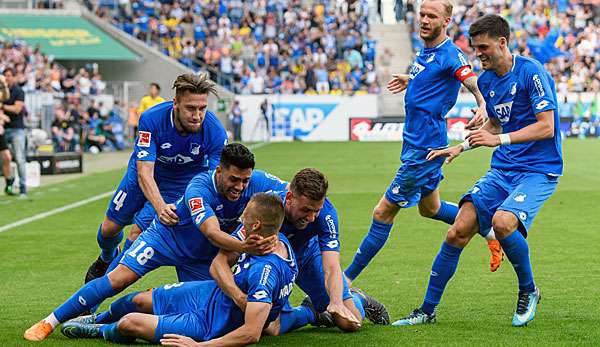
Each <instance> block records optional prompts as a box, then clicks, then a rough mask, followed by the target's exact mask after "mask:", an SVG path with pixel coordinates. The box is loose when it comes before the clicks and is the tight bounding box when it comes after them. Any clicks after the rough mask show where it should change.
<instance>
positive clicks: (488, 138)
mask: <svg viewBox="0 0 600 347" xmlns="http://www.w3.org/2000/svg"><path fill="white" fill-rule="evenodd" d="M466 139H467V140H468V141H469V145H470V146H471V147H476V146H486V147H496V146H499V145H500V137H499V136H498V135H494V134H492V133H490V132H489V131H487V130H482V129H479V130H474V131H471V132H470V133H469V134H468V135H467V137H466Z"/></svg>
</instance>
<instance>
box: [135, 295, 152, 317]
mask: <svg viewBox="0 0 600 347" xmlns="http://www.w3.org/2000/svg"><path fill="white" fill-rule="evenodd" d="M131 302H132V303H133V304H134V305H135V308H136V310H137V311H138V312H143V313H152V290H148V291H145V292H141V293H139V294H137V295H135V296H134V297H133V298H132V299H131Z"/></svg>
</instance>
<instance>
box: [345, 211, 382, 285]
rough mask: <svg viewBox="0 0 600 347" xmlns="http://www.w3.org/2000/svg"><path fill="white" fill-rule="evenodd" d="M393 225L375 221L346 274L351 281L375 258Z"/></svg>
mask: <svg viewBox="0 0 600 347" xmlns="http://www.w3.org/2000/svg"><path fill="white" fill-rule="evenodd" d="M390 230H392V224H385V223H381V222H378V221H376V220H374V219H373V222H372V223H371V228H370V229H369V233H368V234H367V236H365V238H364V239H363V241H362V243H361V244H360V247H359V248H358V251H357V252H356V254H355V255H354V259H353V260H352V264H350V266H348V268H347V269H346V271H344V273H345V274H346V277H348V278H349V279H350V280H352V281H353V280H354V279H355V278H356V277H358V275H359V274H360V273H361V272H362V270H364V268H365V267H367V265H368V264H369V262H370V261H371V259H373V258H374V257H375V255H376V254H377V252H379V250H380V249H381V248H382V247H383V245H384V244H385V241H387V239H388V237H389V236H390Z"/></svg>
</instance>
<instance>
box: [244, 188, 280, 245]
mask: <svg viewBox="0 0 600 347" xmlns="http://www.w3.org/2000/svg"><path fill="white" fill-rule="evenodd" d="M251 204H252V205H251ZM248 206H251V208H252V209H251V211H250V218H252V219H254V221H256V220H260V221H261V223H262V225H263V229H261V230H260V235H261V236H270V235H273V234H275V233H277V232H278V231H279V229H281V224H282V223H283V216H284V212H283V201H282V200H281V198H280V197H279V196H277V195H275V194H269V193H257V194H254V195H253V196H252V198H251V199H250V201H249V202H248Z"/></svg>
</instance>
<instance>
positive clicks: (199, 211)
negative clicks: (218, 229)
mask: <svg viewBox="0 0 600 347" xmlns="http://www.w3.org/2000/svg"><path fill="white" fill-rule="evenodd" d="M210 198H211V194H210V192H208V191H207V190H206V189H203V188H199V187H197V186H195V185H193V184H189V185H188V187H187V189H186V190H185V195H184V200H185V204H186V206H187V208H188V211H189V213H190V216H191V218H192V221H193V223H194V224H195V225H196V228H198V230H200V226H201V225H202V223H204V221H205V220H206V219H208V218H209V217H212V216H214V215H215V213H214V211H213V210H212V208H211V207H210Z"/></svg>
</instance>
